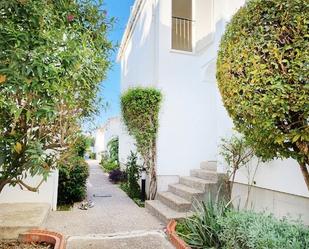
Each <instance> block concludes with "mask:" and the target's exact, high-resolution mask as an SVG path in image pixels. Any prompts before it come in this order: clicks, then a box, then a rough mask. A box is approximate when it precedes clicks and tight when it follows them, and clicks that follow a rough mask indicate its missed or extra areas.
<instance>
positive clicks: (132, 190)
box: [121, 151, 141, 199]
mask: <svg viewBox="0 0 309 249" xmlns="http://www.w3.org/2000/svg"><path fill="white" fill-rule="evenodd" d="M137 160H138V158H137V155H136V154H135V153H133V152H132V151H131V154H130V156H129V157H128V161H127V163H126V171H125V173H126V179H127V181H126V182H124V183H122V184H121V189H122V190H123V191H125V192H126V193H127V194H128V196H129V197H130V198H132V199H135V198H140V197H141V189H140V186H139V184H138V181H139V179H140V174H141V166H139V165H138V162H137Z"/></svg>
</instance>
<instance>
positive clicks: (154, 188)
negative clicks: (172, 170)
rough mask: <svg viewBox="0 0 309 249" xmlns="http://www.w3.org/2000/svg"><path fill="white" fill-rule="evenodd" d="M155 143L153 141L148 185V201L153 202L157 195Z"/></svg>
mask: <svg viewBox="0 0 309 249" xmlns="http://www.w3.org/2000/svg"><path fill="white" fill-rule="evenodd" d="M156 159H157V151H156V141H153V146H152V149H151V159H150V184H149V200H154V199H155V198H156V195H157V170H156Z"/></svg>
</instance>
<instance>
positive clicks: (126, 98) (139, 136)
mask: <svg viewBox="0 0 309 249" xmlns="http://www.w3.org/2000/svg"><path fill="white" fill-rule="evenodd" d="M161 101H162V94H161V92H160V91H159V90H158V89H155V88H141V87H137V88H131V89H129V90H128V91H127V92H125V93H124V94H123V95H122V96H121V112H122V117H123V120H124V123H125V125H126V127H127V129H128V132H129V134H130V135H131V136H132V137H134V139H135V141H136V148H137V152H138V153H139V154H140V155H141V157H142V159H143V161H144V164H145V167H146V168H147V169H148V170H149V173H150V183H149V199H150V200H152V199H154V198H155V196H156V193H157V178H156V175H157V173H156V150H157V148H156V139H157V132H158V128H159V111H160V106H161Z"/></svg>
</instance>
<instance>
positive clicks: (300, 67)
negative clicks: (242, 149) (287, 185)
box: [217, 0, 309, 190]
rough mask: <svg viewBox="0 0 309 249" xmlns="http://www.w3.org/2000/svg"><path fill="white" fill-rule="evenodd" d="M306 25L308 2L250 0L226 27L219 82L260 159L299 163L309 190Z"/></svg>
mask: <svg viewBox="0 0 309 249" xmlns="http://www.w3.org/2000/svg"><path fill="white" fill-rule="evenodd" d="M308 22H309V3H308V1H304V0H266V1H265V0H251V1H249V2H248V3H247V4H246V5H245V6H244V7H242V8H240V9H239V11H238V12H237V13H236V14H235V15H234V17H233V18H232V20H231V22H230V23H229V24H228V25H227V28H226V32H225V34H224V36H223V38H222V41H221V45H220V49H219V54H218V60H217V80H218V85H219V89H220V92H221V95H222V98H223V102H224V105H225V107H226V109H227V111H228V113H229V115H230V116H231V118H232V119H233V122H234V125H235V127H236V129H237V130H238V131H239V132H240V133H242V134H244V135H245V137H246V140H248V141H249V142H250V145H252V146H253V147H254V150H255V151H256V153H257V155H259V156H260V157H261V158H262V159H264V160H270V159H273V158H277V157H281V158H289V157H292V158H294V159H295V160H297V161H298V163H299V166H300V168H301V171H302V173H303V176H304V179H305V182H306V184H307V187H308V190H309V172H308V169H307V167H306V165H307V166H308V165H309V153H308V152H309V126H308V120H309V105H308V96H309V87H308V78H309V74H308V73H309V64H308V61H309V49H308V47H309V39H308V33H309V25H308Z"/></svg>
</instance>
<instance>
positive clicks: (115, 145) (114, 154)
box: [107, 137, 119, 164]
mask: <svg viewBox="0 0 309 249" xmlns="http://www.w3.org/2000/svg"><path fill="white" fill-rule="evenodd" d="M107 148H108V156H109V160H110V161H114V162H116V163H117V164H119V138H118V137H114V138H112V139H111V140H110V141H109V142H108V143H107Z"/></svg>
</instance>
